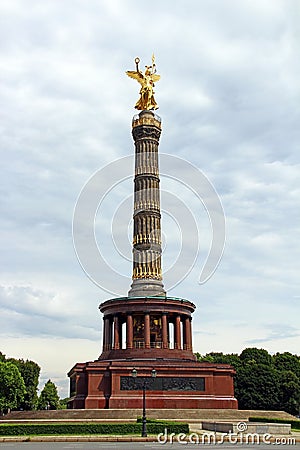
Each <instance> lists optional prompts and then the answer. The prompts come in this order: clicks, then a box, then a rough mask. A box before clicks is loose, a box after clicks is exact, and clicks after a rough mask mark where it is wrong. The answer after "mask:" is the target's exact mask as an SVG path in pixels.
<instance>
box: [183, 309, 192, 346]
mask: <svg viewBox="0 0 300 450" xmlns="http://www.w3.org/2000/svg"><path fill="white" fill-rule="evenodd" d="M183 324H184V326H183V338H184V343H183V348H184V350H192V327H191V317H185V319H184V322H183Z"/></svg>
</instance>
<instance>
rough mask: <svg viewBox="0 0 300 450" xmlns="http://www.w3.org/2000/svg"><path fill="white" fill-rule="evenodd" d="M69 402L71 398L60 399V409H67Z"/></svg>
mask: <svg viewBox="0 0 300 450" xmlns="http://www.w3.org/2000/svg"><path fill="white" fill-rule="evenodd" d="M69 400H70V398H69V397H65V398H60V399H59V409H67V407H68V401H69Z"/></svg>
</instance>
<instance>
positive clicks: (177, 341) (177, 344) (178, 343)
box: [174, 315, 181, 350]
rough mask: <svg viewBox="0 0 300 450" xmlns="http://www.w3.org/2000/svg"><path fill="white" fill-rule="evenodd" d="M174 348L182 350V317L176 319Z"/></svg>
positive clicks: (178, 316)
mask: <svg viewBox="0 0 300 450" xmlns="http://www.w3.org/2000/svg"><path fill="white" fill-rule="evenodd" d="M174 335H175V336H174V341H175V345H174V347H175V348H177V349H179V350H181V328H180V315H177V316H176V317H175V327H174Z"/></svg>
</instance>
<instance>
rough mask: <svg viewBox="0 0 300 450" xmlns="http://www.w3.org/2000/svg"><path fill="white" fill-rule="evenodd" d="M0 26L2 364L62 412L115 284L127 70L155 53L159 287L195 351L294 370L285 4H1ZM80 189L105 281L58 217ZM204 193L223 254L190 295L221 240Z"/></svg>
mask: <svg viewBox="0 0 300 450" xmlns="http://www.w3.org/2000/svg"><path fill="white" fill-rule="evenodd" d="M0 15H1V27H0V30H1V31H0V53H1V56H0V58H1V59H0V64H1V71H0V79H1V81H0V102H1V121H0V127H1V152H2V157H1V161H2V175H1V217H0V227H1V256H2V258H1V275H2V276H1V287H0V312H1V313H0V336H1V346H0V350H1V351H2V352H3V353H5V354H6V355H7V356H14V357H23V358H29V359H33V360H35V361H36V362H38V363H39V364H40V365H41V367H42V377H41V381H42V382H44V381H45V380H47V379H48V378H51V379H52V380H53V381H55V382H56V383H57V384H58V385H59V388H60V395H61V396H66V395H67V393H68V390H67V388H68V381H67V378H66V373H67V372H68V370H69V369H70V368H71V367H72V366H73V364H74V363H76V362H78V361H87V360H93V359H96V358H97V357H98V356H99V354H100V353H101V327H102V318H101V315H100V313H99V311H98V305H99V303H101V302H102V301H104V300H105V299H108V298H111V297H114V296H123V295H126V294H127V291H128V289H129V287H130V282H131V279H130V277H131V263H130V251H131V247H130V245H131V244H130V239H131V231H130V226H131V207H132V206H131V205H132V197H131V192H132V179H131V178H130V175H131V168H132V166H131V165H130V164H131V163H132V160H131V159H130V158H129V157H130V156H131V157H132V155H133V144H132V138H131V120H132V116H133V115H134V114H135V113H136V112H135V110H134V108H133V107H134V104H135V102H136V100H137V99H138V90H139V86H138V84H137V83H136V82H135V81H134V80H132V79H129V78H127V77H126V75H125V71H126V70H134V58H135V57H136V56H139V57H140V58H141V66H142V67H143V66H144V65H145V64H150V63H151V55H152V53H153V52H154V53H155V55H156V64H157V70H158V73H159V74H160V75H161V80H160V81H159V83H157V85H156V100H157V102H158V104H159V106H160V109H159V111H158V113H159V115H160V117H161V118H162V123H163V133H162V137H161V144H160V152H161V154H166V155H165V156H163V155H162V163H161V167H162V176H161V188H162V210H163V233H164V254H163V261H164V270H165V273H166V276H165V287H166V289H167V290H168V293H169V295H172V296H182V297H184V298H187V299H189V300H191V301H193V302H194V303H195V304H196V306H197V311H196V313H195V314H194V320H193V330H194V350H195V351H198V352H200V353H202V354H205V353H207V352H210V351H223V352H240V351H242V350H243V349H244V348H245V347H248V346H257V347H260V348H265V349H267V350H268V351H269V352H272V353H273V352H276V351H290V352H292V353H297V352H298V353H299V340H300V339H299V335H300V333H299V328H298V325H299V316H300V314H299V300H300V288H299V255H300V239H299V237H300V236H299V231H300V229H299V223H300V220H299V219H300V217H299V211H300V186H299V182H300V164H299V151H300V148H299V142H300V139H299V138H300V136H299V135H300V132H299V121H300V117H299V116H300V114H299V112H300V102H299V100H300V95H299V94H300V82H299V79H300V70H299V69H300V62H299V50H300V48H299V42H300V40H299V39H300V25H299V24H300V4H299V1H298V0H224V1H221V0H185V1H179V0H172V1H171V0H165V1H158V0H153V1H152V2H150V3H149V2H148V3H145V2H139V1H137V0H89V1H84V0H63V1H62V0H43V1H42V2H41V1H36V0H10V1H9V2H8V1H5V0H2V1H1V2H0ZM168 155H169V156H168ZM125 157H128V158H125ZM120 158H125V160H122V161H124V164H123V162H122V161H121V162H120ZM178 158H181V161H182V174H180V170H179V171H178ZM125 162H126V163H125ZM106 166H107V168H106V169H105V167H106ZM120 166H121V167H123V169H124V170H123V172H122V170H120ZM192 167H194V169H195V171H196V170H198V174H195V171H194V172H193V169H192ZM118 170H120V172H118ZM189 170H191V171H190V172H189ZM97 171H98V172H97ZM95 173H98V178H97V182H98V185H97V186H98V189H99V193H101V194H102V193H105V196H104V198H103V201H102V202H101V204H99V207H98V209H97V211H96V214H95V235H96V238H97V244H98V248H99V252H100V253H101V255H102V256H103V258H104V260H105V264H104V266H103V265H102V267H101V265H100V263H99V267H94V269H95V273H96V274H97V275H96V276H94V277H93V276H91V274H90V273H89V269H87V268H86V267H84V269H85V270H83V269H82V267H81V266H80V264H79V261H78V259H77V257H76V252H75V249H74V246H73V237H72V217H73V211H74V208H75V205H76V201H77V198H78V196H79V194H80V192H81V190H82V188H83V187H84V185H85V184H86V183H87V182H88V180H89V179H90V178H91V177H92V175H93V174H95ZM118 173H119V175H118V177H119V178H118V179H117V180H115V181H114V183H113V181H112V182H111V186H108V185H107V180H108V179H109V177H110V176H111V174H113V176H115V175H116V174H118ZM189 175H190V176H189ZM112 178H113V177H112ZM188 180H189V181H188ZM203 180H207V184H209V185H211V186H213V188H214V189H215V191H216V193H217V194H215V195H216V198H220V201H221V202H222V205H223V209H224V214H225V217H226V245H225V249H224V254H223V256H222V258H221V261H220V264H219V266H218V268H217V270H216V271H215V273H214V274H213V276H211V277H210V278H209V280H208V281H207V282H206V283H202V284H201V283H199V278H200V275H201V271H202V270H203V267H204V265H205V260H206V258H207V255H208V251H209V248H210V245H211V242H212V238H213V236H214V239H215V237H216V236H218V233H219V235H220V234H222V224H221V225H220V222H219V224H218V223H217V225H213V226H215V229H214V230H212V227H211V224H210V220H209V214H210V216H211V217H212V216H214V215H216V211H215V209H214V206H212V204H210V203H209V200H208V198H207V197H206V194H205V193H203V195H201V186H203V185H204V184H205V183H203ZM108 184H109V183H108ZM195 186H196V188H195ZM108 188H109V189H108ZM193 188H194V190H192V189H193ZM195 189H196V191H197V190H198V191H199V190H200V197H199V195H196V193H195ZM96 190H97V189H96ZM198 193H199V192H198ZM207 202H208V203H209V204H207ZM183 217H187V218H188V219H187V222H184V221H183ZM87 222H88V221H87ZM89 225H90V224H89V223H87V227H88V226H89ZM195 230H196V231H195ZM213 233H215V235H213ZM221 241H222V240H221ZM221 241H220V242H219V243H218V249H217V253H218V251H219V252H221V251H222V245H221V244H222V242H221ZM198 247H199V248H198ZM183 251H184V252H183ZM182 255H185V256H182ZM79 256H80V255H79ZM217 259H218V258H217V256H216V257H215V260H216V261H217ZM182 267H183V269H182ZM85 272H88V275H89V277H90V278H89V277H88V276H87V274H86V273H85ZM187 272H189V273H187ZM91 278H93V279H94V282H93V281H92V280H91ZM176 283H177V285H176ZM174 285H176V286H174Z"/></svg>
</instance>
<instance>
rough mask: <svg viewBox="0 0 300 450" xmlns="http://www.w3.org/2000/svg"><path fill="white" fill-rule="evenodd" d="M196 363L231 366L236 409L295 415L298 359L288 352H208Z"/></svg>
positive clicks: (299, 399)
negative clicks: (263, 410) (233, 371)
mask: <svg viewBox="0 0 300 450" xmlns="http://www.w3.org/2000/svg"><path fill="white" fill-rule="evenodd" d="M196 356H197V359H198V361H202V362H211V363H219V364H231V365H232V366H233V367H234V368H235V370H236V376H235V381H234V384H235V396H236V398H237V399H238V402H239V408H240V409H266V410H276V409H279V410H285V411H287V412H289V413H291V414H294V415H296V414H298V413H299V405H300V358H299V356H297V355H292V354H291V353H289V352H284V353H276V354H275V355H273V356H272V355H270V354H269V353H268V352H267V350H264V349H258V348H255V347H253V348H246V349H245V350H243V351H242V353H241V354H240V355H237V354H234V353H233V354H223V353H208V354H206V355H205V356H201V355H200V354H199V353H196Z"/></svg>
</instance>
